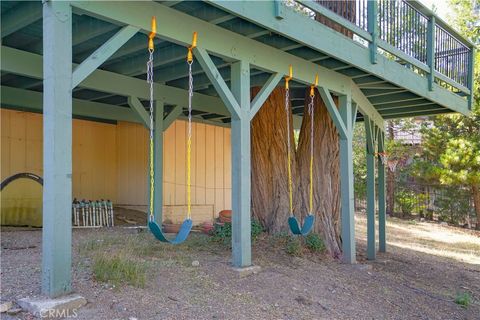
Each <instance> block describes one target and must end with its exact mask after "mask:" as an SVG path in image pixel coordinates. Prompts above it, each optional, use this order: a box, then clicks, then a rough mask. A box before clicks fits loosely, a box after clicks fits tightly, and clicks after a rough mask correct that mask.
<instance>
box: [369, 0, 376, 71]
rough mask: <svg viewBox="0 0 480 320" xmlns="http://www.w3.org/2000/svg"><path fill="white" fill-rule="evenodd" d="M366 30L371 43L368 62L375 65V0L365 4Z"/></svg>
mask: <svg viewBox="0 0 480 320" xmlns="http://www.w3.org/2000/svg"><path fill="white" fill-rule="evenodd" d="M367 28H368V32H369V33H370V34H371V35H372V41H370V42H369V44H368V48H369V49H370V62H371V63H374V64H375V63H377V46H378V45H377V41H378V2H377V0H372V1H368V3H367Z"/></svg>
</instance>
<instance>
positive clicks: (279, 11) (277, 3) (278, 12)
mask: <svg viewBox="0 0 480 320" xmlns="http://www.w3.org/2000/svg"><path fill="white" fill-rule="evenodd" d="M282 2H283V1H282V0H273V5H274V10H275V18H277V19H279V20H281V19H283V3H282Z"/></svg>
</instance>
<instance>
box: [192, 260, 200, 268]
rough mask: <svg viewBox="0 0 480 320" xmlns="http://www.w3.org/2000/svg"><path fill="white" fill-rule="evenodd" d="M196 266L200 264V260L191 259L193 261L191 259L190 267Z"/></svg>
mask: <svg viewBox="0 0 480 320" xmlns="http://www.w3.org/2000/svg"><path fill="white" fill-rule="evenodd" d="M198 266H200V261H198V260H193V261H192V267H198Z"/></svg>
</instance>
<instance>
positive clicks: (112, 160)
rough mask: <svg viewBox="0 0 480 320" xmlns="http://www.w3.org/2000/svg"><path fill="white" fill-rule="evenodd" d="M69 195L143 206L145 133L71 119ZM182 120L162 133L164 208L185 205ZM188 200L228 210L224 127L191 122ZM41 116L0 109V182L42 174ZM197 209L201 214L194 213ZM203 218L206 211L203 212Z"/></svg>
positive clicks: (184, 130) (184, 129) (226, 133)
mask: <svg viewBox="0 0 480 320" xmlns="http://www.w3.org/2000/svg"><path fill="white" fill-rule="evenodd" d="M72 130H73V134H72V135H73V142H72V148H73V150H72V157H73V172H72V173H73V196H74V197H76V198H79V199H83V198H85V199H100V198H108V199H111V200H112V201H114V203H116V204H123V205H137V206H138V205H140V206H143V205H146V204H147V196H148V190H147V187H148V184H147V174H148V167H147V166H148V149H147V146H148V131H147V130H146V129H145V128H144V127H143V126H141V125H139V124H135V123H129V122H118V124H117V125H113V124H105V123H99V122H92V121H85V120H77V119H75V120H73V128H72ZM186 134H187V125H186V122H185V121H181V120H178V121H175V122H174V123H173V124H172V125H171V126H170V127H169V128H168V129H167V130H166V132H165V134H164V154H163V163H164V169H163V177H164V181H163V182H164V191H163V192H164V205H165V206H177V207H178V208H173V209H168V210H169V212H173V213H176V212H177V211H181V207H180V206H184V205H186V198H187V196H186V194H187V191H186V182H187V181H186V179H187V177H186ZM192 135H193V145H192V202H193V205H196V206H199V207H201V208H212V210H213V214H217V213H218V212H219V211H221V210H223V209H230V208H231V180H230V179H231V156H230V155H231V153H230V150H231V149H230V148H231V147H230V129H228V128H221V127H215V126H211V125H206V124H201V123H194V124H193V127H192ZM42 136H43V132H42V115H41V114H34V113H27V112H20V111H13V110H7V109H2V110H1V142H2V145H1V179H2V180H3V179H5V178H7V177H9V176H11V175H12V174H15V173H18V172H32V173H35V174H38V175H40V176H43V170H42V158H43V154H42ZM200 211H201V210H200ZM207 211H208V213H207V212H205V214H206V215H209V214H211V213H209V212H211V210H210V209H209V210H207Z"/></svg>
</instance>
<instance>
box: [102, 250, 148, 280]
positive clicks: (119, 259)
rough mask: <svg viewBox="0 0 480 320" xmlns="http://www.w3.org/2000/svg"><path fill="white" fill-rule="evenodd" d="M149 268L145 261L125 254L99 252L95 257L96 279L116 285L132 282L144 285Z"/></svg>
mask: <svg viewBox="0 0 480 320" xmlns="http://www.w3.org/2000/svg"><path fill="white" fill-rule="evenodd" d="M146 272H147V268H146V265H145V263H143V262H140V261H135V260H132V259H129V258H127V257H125V256H123V255H113V256H111V255H107V254H99V255H97V256H95V257H94V261H93V274H94V275H95V279H97V280H98V281H102V282H110V283H113V284H115V285H118V284H130V285H133V286H136V287H144V286H145V280H146Z"/></svg>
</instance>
